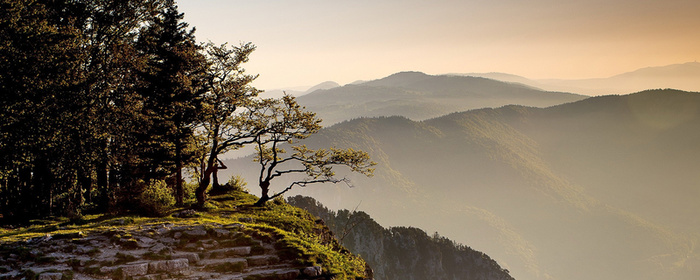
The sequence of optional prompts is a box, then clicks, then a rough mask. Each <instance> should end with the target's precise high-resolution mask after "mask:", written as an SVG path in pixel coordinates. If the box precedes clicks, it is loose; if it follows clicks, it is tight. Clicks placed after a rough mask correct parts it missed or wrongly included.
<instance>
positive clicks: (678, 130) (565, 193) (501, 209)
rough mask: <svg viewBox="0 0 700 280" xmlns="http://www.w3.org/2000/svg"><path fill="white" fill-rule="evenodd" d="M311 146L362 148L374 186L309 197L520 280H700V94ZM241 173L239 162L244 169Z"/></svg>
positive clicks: (512, 115)
mask: <svg viewBox="0 0 700 280" xmlns="http://www.w3.org/2000/svg"><path fill="white" fill-rule="evenodd" d="M305 143H306V144H307V145H309V146H312V147H313V146H315V145H320V144H323V145H335V146H338V147H351V148H363V149H364V150H365V151H368V152H369V153H370V154H371V156H372V158H373V159H374V160H375V161H377V163H378V165H377V167H376V172H375V176H374V178H372V179H371V180H368V179H364V178H361V177H352V176H351V177H350V178H351V179H352V180H353V186H354V187H353V188H348V187H346V186H344V185H332V186H322V187H321V186H319V187H314V188H305V189H300V190H299V193H300V194H305V195H309V196H312V197H315V198H316V199H318V200H319V201H320V202H322V203H323V204H324V205H326V206H328V207H330V208H331V209H343V208H345V209H352V208H354V207H355V206H357V205H358V204H361V205H362V209H363V211H366V212H367V213H369V214H370V215H372V217H373V218H374V219H375V220H377V221H378V222H379V223H381V224H385V225H412V226H417V227H420V228H423V229H426V230H427V231H429V232H431V231H439V232H440V233H441V234H444V235H445V236H449V237H450V238H453V239H454V240H455V241H457V242H461V243H465V244H469V246H470V247H472V248H475V249H477V250H480V251H484V252H488V254H489V255H490V256H492V257H493V258H495V259H497V260H499V263H501V264H503V265H504V266H505V267H508V269H509V270H510V271H511V274H512V275H513V276H514V277H515V278H516V279H590V278H595V279H609V280H614V279H621V278H622V279H649V280H652V279H661V278H663V279H676V280H681V279H682V280H686V279H687V280H690V279H694V278H695V277H696V276H697V275H698V270H697V267H698V265H700V252H698V251H697V248H696V245H695V244H697V243H698V242H700V224H698V221H697V219H696V218H697V217H698V216H699V215H700V207H699V206H698V204H697V201H698V200H697V199H698V197H700V192H699V190H698V188H697V182H698V181H699V180H700V178H699V177H698V176H700V175H698V174H699V173H698V172H696V170H695V169H696V167H697V166H700V144H699V143H700V94H698V93H691V92H682V91H676V90H650V91H645V92H639V93H635V94H630V95H621V96H602V97H594V98H589V99H585V100H582V101H578V102H573V103H567V104H563V105H558V106H553V107H549V108H533V107H524V106H505V107H501V108H496V109H491V108H486V109H478V110H471V111H466V112H461V113H454V114H450V115H446V116H443V117H439V118H435V119H430V120H425V121H420V122H417V121H412V120H410V119H407V118H404V117H388V118H363V119H357V120H353V121H348V122H343V123H339V124H337V125H334V126H332V127H330V128H327V129H324V130H322V131H321V133H319V135H316V136H314V137H312V138H310V139H308V141H306V142H305ZM232 164H233V163H232Z"/></svg>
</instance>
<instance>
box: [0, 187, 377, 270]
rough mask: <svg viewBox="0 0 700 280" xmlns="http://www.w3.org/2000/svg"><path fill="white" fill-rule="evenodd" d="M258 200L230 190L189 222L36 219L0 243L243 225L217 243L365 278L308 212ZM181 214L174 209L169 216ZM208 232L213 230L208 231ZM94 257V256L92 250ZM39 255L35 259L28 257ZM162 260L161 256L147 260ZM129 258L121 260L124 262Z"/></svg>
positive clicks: (1, 236) (1, 234)
mask: <svg viewBox="0 0 700 280" xmlns="http://www.w3.org/2000/svg"><path fill="white" fill-rule="evenodd" d="M257 199H258V198H257V197H255V196H253V195H250V194H247V193H244V192H230V193H228V194H223V195H219V196H214V197H212V198H211V199H210V201H209V204H208V207H207V208H206V212H198V215H197V217H193V218H173V217H172V216H166V217H163V218H152V217H140V216H107V215H90V216H84V217H83V218H82V219H81V220H80V221H77V222H76V221H69V220H68V219H65V218H55V219H49V220H41V221H34V223H33V225H31V226H27V227H22V228H16V229H0V244H6V243H13V242H19V241H25V240H28V239H31V238H36V237H43V236H46V235H47V234H50V235H56V234H63V235H66V234H71V233H77V232H82V233H84V234H89V233H91V232H101V233H107V234H108V235H109V234H111V235H112V237H113V238H115V239H122V240H123V239H127V240H128V239H129V238H130V237H131V236H130V234H129V233H128V231H129V230H130V229H138V228H140V227H144V226H149V225H158V224H166V223H169V224H176V225H205V226H206V227H207V228H210V229H211V228H213V226H210V225H214V224H219V225H228V224H237V223H238V224H243V225H244V226H245V227H244V229H243V232H242V234H238V235H237V236H234V237H232V238H230V239H226V240H221V241H220V245H222V246H223V247H227V246H230V247H233V246H244V245H247V246H253V247H255V249H256V250H257V251H264V248H262V247H260V246H259V245H258V244H257V243H256V242H255V241H254V239H258V240H263V241H265V242H273V241H274V242H276V243H277V247H278V248H277V249H278V250H280V252H282V254H281V258H282V260H287V261H292V262H294V263H295V264H297V265H300V266H311V265H320V266H322V267H323V269H324V273H327V274H332V275H334V277H335V278H334V279H356V278H360V277H363V276H364V271H365V262H364V261H363V260H362V259H361V258H359V257H357V256H354V255H352V254H350V253H349V252H347V250H345V248H343V247H342V246H341V245H340V244H339V243H338V241H337V240H335V239H334V238H331V237H330V232H329V230H328V228H326V227H325V226H323V225H320V224H318V223H316V218H315V217H314V216H313V215H311V214H309V213H308V212H306V211H304V210H302V209H299V208H296V207H293V206H290V205H288V204H287V203H285V202H283V201H281V200H276V201H272V202H269V203H268V204H267V205H265V206H262V207H255V206H253V204H254V203H255V202H256V201H257ZM181 210H184V208H180V209H174V210H173V213H175V212H177V211H181ZM210 232H211V231H210ZM95 253H98V252H95ZM32 257H37V256H32ZM147 257H152V258H160V257H161V256H147ZM127 258H128V256H125V258H123V259H124V260H122V261H125V260H126V259H127Z"/></svg>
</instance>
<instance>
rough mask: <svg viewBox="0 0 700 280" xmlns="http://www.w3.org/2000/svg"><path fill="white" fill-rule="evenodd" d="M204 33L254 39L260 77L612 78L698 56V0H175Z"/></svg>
mask: <svg viewBox="0 0 700 280" xmlns="http://www.w3.org/2000/svg"><path fill="white" fill-rule="evenodd" d="M177 4H178V6H179V8H180V11H182V12H184V13H185V21H186V22H187V23H189V24H190V27H195V28H196V33H195V34H196V36H197V40H198V41H201V42H208V41H211V42H214V43H216V44H220V43H225V42H228V43H229V44H232V45H238V44H240V43H245V42H252V43H253V44H255V45H256V46H257V49H256V51H255V52H254V53H253V54H252V55H251V57H250V61H249V62H248V63H247V64H246V65H245V66H244V67H245V68H246V71H247V72H248V73H251V74H259V75H260V76H259V78H258V79H257V80H256V81H255V82H254V85H255V86H256V87H257V88H260V89H266V90H271V89H290V90H291V89H293V88H294V87H297V86H307V87H310V86H313V85H316V84H319V83H321V82H324V81H335V82H338V83H340V84H341V85H342V84H347V83H351V82H354V81H357V80H373V79H378V78H382V77H385V76H388V75H391V74H393V73H396V72H400V71H421V72H424V73H427V74H434V75H437V74H446V73H474V72H478V73H483V72H503V73H509V74H515V75H520V76H524V77H527V78H531V79H586V78H604V77H610V76H613V75H616V74H620V73H624V72H629V71H633V70H636V69H639V68H644V67H651V66H663V65H669V64H676V63H685V62H691V61H697V60H698V59H700V34H699V33H700V16H698V12H700V1H697V0H664V1H661V0H656V1H651V0H576V1H566V0H529V1H522V0H462V1H452V0H382V1H378V0H352V1H350V0H345V1H339V0H277V1H273V0H254V1H251V0H177Z"/></svg>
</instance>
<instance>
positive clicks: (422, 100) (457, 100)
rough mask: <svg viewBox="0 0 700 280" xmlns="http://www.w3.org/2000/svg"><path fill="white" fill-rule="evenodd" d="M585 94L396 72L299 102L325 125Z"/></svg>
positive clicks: (314, 94) (533, 103)
mask: <svg viewBox="0 0 700 280" xmlns="http://www.w3.org/2000/svg"><path fill="white" fill-rule="evenodd" d="M583 98H585V97H584V96H580V95H575V94H569V93H560V92H545V91H541V90H537V89H534V88H532V87H529V86H525V85H520V84H513V83H504V82H500V81H495V80H490V79H485V78H476V77H459V76H445V75H443V76H433V75H427V74H424V73H421V72H400V73H396V74H393V75H390V76H388V77H385V78H382V79H378V80H373V81H368V82H363V83H360V84H351V85H345V86H342V87H336V88H331V89H326V90H316V91H314V92H312V93H310V94H307V95H304V96H300V97H299V98H298V101H299V103H300V104H301V105H303V106H306V107H307V109H309V110H310V111H313V112H316V113H317V114H318V115H319V116H320V117H321V118H322V119H323V120H324V125H331V124H335V123H338V122H342V121H345V120H349V119H354V118H361V117H379V116H405V117H407V118H410V119H414V120H423V119H428V118H434V117H438V116H442V115H445V114H449V113H452V112H458V111H464V110H469V109H476V108H483V107H500V106H503V105H508V104H522V105H527V106H538V107H546V106H552V105H557V104H561V103H566V102H572V101H576V100H580V99H583Z"/></svg>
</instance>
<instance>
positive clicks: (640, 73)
mask: <svg viewBox="0 0 700 280" xmlns="http://www.w3.org/2000/svg"><path fill="white" fill-rule="evenodd" d="M453 75H461V76H474V77H484V78H489V79H494V80H499V81H505V82H515V83H521V84H525V85H529V86H532V87H535V88H540V89H543V90H550V91H564V92H573V93H578V94H585V95H609V94H626V93H630V92H639V91H643V90H647V89H666V88H671V89H678V90H686V91H700V63H699V62H697V61H695V62H687V63H682V64H672V65H666V66H656V67H646V68H641V69H637V70H634V71H631V72H627V73H622V74H618V75H614V76H612V77H607V78H594V79H573V80H572V79H569V80H567V79H539V80H533V79H528V78H525V77H521V76H517V75H512V74H505V73H467V74H453Z"/></svg>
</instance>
